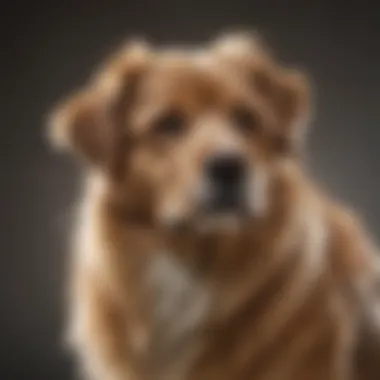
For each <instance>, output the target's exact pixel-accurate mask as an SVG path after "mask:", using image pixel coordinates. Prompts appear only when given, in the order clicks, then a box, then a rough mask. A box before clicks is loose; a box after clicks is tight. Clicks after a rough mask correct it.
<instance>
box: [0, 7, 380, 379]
mask: <svg viewBox="0 0 380 380" xmlns="http://www.w3.org/2000/svg"><path fill="white" fill-rule="evenodd" d="M44 4H45V3H44V2H41V1H29V2H27V1H24V2H22V1H17V0H14V1H13V2H9V1H8V2H4V4H2V6H1V14H0V17H1V20H0V21H1V23H0V25H1V33H0V41H1V45H0V54H1V56H0V57H1V60H0V62H1V63H0V64H1V81H0V84H1V85H0V88H1V90H0V91H1V93H2V94H3V97H2V101H1V111H2V112H1V115H2V118H1V121H0V123H1V127H0V128H1V136H3V137H2V138H1V142H2V143H3V145H2V148H1V157H2V158H1V160H0V161H1V163H2V165H3V166H4V168H3V170H2V172H1V174H2V177H3V179H2V181H1V183H3V185H2V188H3V190H2V191H1V199H2V204H1V217H2V218H1V222H2V226H1V250H0V271H1V272H0V301H1V303H0V307H1V309H0V379H4V380H34V379H36V380H37V379H38V380H44V379H54V380H64V379H73V378H74V377H73V371H72V363H71V360H70V359H69V357H68V356H67V355H66V354H65V353H64V351H63V350H62V349H61V345H60V336H61V333H62V327H63V321H64V308H63V297H62V295H63V281H64V275H65V272H64V271H65V262H66V256H67V254H66V251H65V242H66V241H67V232H68V231H69V228H70V214H71V210H72V208H73V205H74V204H75V200H76V195H77V194H78V189H79V183H80V182H79V180H78V177H79V171H78V169H77V168H76V166H75V164H74V163H73V162H72V161H71V160H69V159H65V158H63V157H59V156H56V155H54V154H52V152H51V151H50V150H49V149H48V146H47V144H46V141H45V139H44V118H45V115H46V113H47V112H48V111H49V108H51V106H52V105H53V104H54V103H55V102H56V101H57V100H58V99H60V98H61V97H62V96H65V95H67V94H68V93H70V92H71V91H72V90H74V89H75V88H76V87H78V86H80V85H81V84H82V83H83V82H84V81H85V80H86V78H87V77H88V75H89V74H90V73H91V72H92V70H93V69H94V68H96V66H97V64H99V63H100V61H101V60H102V59H103V58H104V57H105V56H107V54H109V53H110V52H112V51H113V49H114V48H115V47H117V46H119V45H120V43H121V42H122V41H123V40H124V39H125V38H127V37H128V36H135V35H142V36H147V37H149V38H150V39H151V40H152V41H156V42H159V43H190V42H197V41H203V40H205V39H208V38H210V37H212V36H213V35H214V34H215V33H218V32H220V31H223V30H225V29H231V28H235V27H246V28H249V29H258V30H259V31H261V33H262V34H263V35H264V36H265V38H266V40H267V41H268V42H269V44H270V45H271V46H272V47H273V49H274V50H275V51H276V52H277V55H278V56H279V57H280V58H282V59H283V60H284V61H286V62H288V63H290V64H295V65H298V66H301V67H303V68H306V69H307V71H308V72H309V74H310V75H311V76H312V78H313V80H314V86H315V89H316V94H315V101H316V118H315V120H314V122H313V124H312V130H311V132H310V136H309V137H310V141H309V152H310V154H309V161H310V166H311V170H312V171H313V172H314V174H315V176H316V177H318V178H319V180H320V181H321V182H322V183H323V184H324V185H325V186H327V187H328V188H329V189H330V192H331V194H333V195H334V196H335V197H337V198H339V199H341V200H343V201H345V202H348V203H350V204H351V205H353V207H354V208H355V209H356V210H358V211H359V212H360V213H361V214H362V215H363V217H364V219H365V220H366V222H367V224H368V226H369V228H370V230H371V231H372V233H373V235H374V236H375V237H376V235H377V236H379V235H380V225H379V222H380V208H379V206H380V179H379V177H380V176H379V157H380V152H379V143H380V132H379V130H380V129H379V127H380V126H379V122H380V99H379V87H380V11H378V10H377V9H376V8H375V7H376V6H375V5H373V6H371V5H370V2H369V1H358V0H356V1H352V2H350V4H351V5H349V4H345V5H344V2H343V1H341V2H338V1H332V0H330V1H314V2H313V1H311V0H308V1H290V0H288V1H285V0H283V1H281V0H278V1H272V0H265V1H264V0H263V1H255V0H234V1H225V0H219V1H214V2H212V1H209V0H192V1H183V0H177V1H168V0H161V1H151V2H146V1H143V0H129V1H127V0H126V1H95V0H93V1H89V0H88V1H85V0H83V1H79V0H77V1H64V0H61V1H50V2H46V4H45V5H44ZM373 4H375V2H373Z"/></svg>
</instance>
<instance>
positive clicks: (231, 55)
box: [214, 33, 310, 140]
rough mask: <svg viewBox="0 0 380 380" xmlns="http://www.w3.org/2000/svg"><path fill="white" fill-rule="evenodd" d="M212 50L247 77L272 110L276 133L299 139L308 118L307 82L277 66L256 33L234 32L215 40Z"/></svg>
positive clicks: (305, 78) (308, 83) (300, 73)
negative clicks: (214, 49) (214, 48)
mask: <svg viewBox="0 0 380 380" xmlns="http://www.w3.org/2000/svg"><path fill="white" fill-rule="evenodd" d="M214 46H215V47H216V51H217V53H218V54H220V56H221V57H223V59H225V60H227V61H228V62H229V63H230V64H232V65H235V67H237V68H238V70H240V71H241V72H245V73H246V74H247V80H249V81H250V82H251V83H252V85H253V87H254V90H255V91H258V92H259V93H260V94H261V95H262V96H263V97H264V98H265V99H266V101H267V102H268V103H269V104H270V106H271V110H272V111H274V115H273V116H275V124H276V128H278V130H279V132H280V133H281V134H283V135H286V136H288V137H290V138H291V139H296V140H298V139H300V137H302V136H303V134H304V132H305V128H304V127H305V126H306V124H307V123H308V121H309V117H310V81H309V79H308V78H307V76H306V74H305V73H303V72H301V71H300V70H296V69H291V68H287V67H284V66H282V65H280V64H279V63H278V62H277V61H276V60H275V59H274V58H273V55H272V53H271V52H270V51H269V49H268V47H267V46H266V45H265V43H264V42H263V41H262V39H261V38H260V37H259V36H258V35H257V34H248V33H234V34H229V35H224V36H222V37H221V38H219V39H218V40H217V41H216V43H215V45H214Z"/></svg>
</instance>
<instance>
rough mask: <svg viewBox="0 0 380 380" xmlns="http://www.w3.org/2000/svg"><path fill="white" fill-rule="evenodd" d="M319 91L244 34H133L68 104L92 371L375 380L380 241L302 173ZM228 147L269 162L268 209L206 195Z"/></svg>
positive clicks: (263, 187)
mask: <svg viewBox="0 0 380 380" xmlns="http://www.w3.org/2000/svg"><path fill="white" fill-rule="evenodd" d="M309 98H310V96H309V88H308V81H307V79H306V78H305V76H304V75H303V74H301V73H300V72H299V71H297V70H292V69H289V68H286V67H283V66H282V65H280V64H279V63H277V62H276V60H275V59H274V58H273V57H272V56H271V55H270V54H269V53H268V52H267V50H266V49H265V48H264V47H263V46H262V44H260V43H259V42H258V41H257V39H255V38H251V37H248V36H229V37H225V38H221V39H219V40H217V41H215V42H213V43H212V44H210V45H208V46H203V47H202V48H199V49H154V48H152V47H150V46H146V45H145V44H143V43H133V44H130V45H128V46H127V48H126V49H123V50H122V51H121V52H119V53H118V54H117V55H116V56H115V57H112V58H111V59H110V61H108V62H106V64H105V65H104V67H102V68H101V70H100V72H99V73H97V74H96V75H95V76H94V78H93V79H92V80H91V81H90V84H89V85H88V86H86V87H85V88H84V89H83V90H81V91H80V92H78V93H77V94H74V95H73V96H72V97H70V98H69V100H68V101H67V102H64V104H62V105H60V106H59V107H58V109H57V111H56V112H55V113H54V115H53V118H52V125H51V130H50V132H51V136H52V140H53V141H54V143H56V144H57V145H58V146H61V147H66V148H72V149H73V151H74V152H75V153H77V154H79V155H80V156H81V157H82V158H84V160H85V162H86V165H87V168H88V169H87V173H88V176H87V177H88V178H87V182H86V187H85V191H84V198H83V202H82V207H81V209H80V215H79V218H78V223H77V227H76V229H75V236H76V239H75V244H74V249H73V259H72V266H71V281H70V284H71V286H70V318H69V322H70V323H69V337H70V342H71V343H72V345H73V347H74V348H75V349H76V351H77V353H78V356H79V357H80V359H81V363H82V364H83V369H84V371H85V372H86V373H87V374H88V375H89V376H90V378H91V379H97V380H134V379H136V380H142V379H144V380H145V379H146V380H148V379H152V380H161V379H162V380H171V379H173V380H179V379H183V380H184V379H188V380H206V379H207V380H211V379H215V380H216V379H217V380H231V379H236V380H237V379H239V380H240V379H241V380H244V379H247V380H248V379H255V380H270V379H273V380H280V379H281V380H305V379H307V380H317V379H318V380H319V379H323V380H329V379H330V380H349V379H352V380H355V379H357V380H371V379H375V378H378V376H377V375H376V373H378V372H377V371H380V366H379V364H378V363H379V361H380V360H379V359H380V349H379V347H380V345H379V344H377V338H376V337H375V335H374V334H375V333H376V332H377V331H379V325H380V324H379V325H377V323H378V322H379V320H378V315H377V314H376V313H377V312H378V307H377V304H376V302H377V299H376V294H375V291H376V285H377V283H376V281H377V280H378V278H377V274H378V264H377V258H376V253H375V249H374V247H373V246H372V245H371V242H370V241H369V239H368V238H367V236H366V234H365V232H364V231H363V228H362V227H361V226H360V223H359V221H358V219H357V217H356V216H354V215H353V214H352V213H351V212H350V211H348V210H347V209H346V208H345V207H342V206H341V205H339V204H337V203H336V202H333V201H331V200H329V198H328V197H326V195H325V194H323V192H322V191H321V190H320V189H318V187H317V186H315V185H314V184H313V183H312V181H311V180H310V179H309V177H308V175H307V172H306V170H305V169H304V168H303V165H302V158H301V154H300V150H301V149H300V147H301V146H302V140H303V135H304V134H305V126H306V124H307V121H308V116H309V112H310V110H309V108H310V107H309V102H310V99H309ZM242 109H243V112H242V111H241V110H242ZM173 110H174V111H173ZM177 111H179V112H180V114H181V117H183V118H184V119H186V126H185V127H183V128H185V130H182V129H181V130H177V129H176V128H178V120H177V119H176V117H177V114H175V115H174V116H173V112H177ZM239 112H240V113H239ZM242 113H243V116H242ZM168 115H169V116H168ZM173 117H174V122H173ZM176 122H177V123H176ZM171 123H172V124H171ZM173 123H174V124H173ZM251 124H254V128H251V127H252V125H251ZM171 128H172V129H171ZM222 148H223V149H230V150H234V151H237V152H239V154H241V155H242V157H244V158H245V160H246V161H247V162H248V163H249V165H250V166H249V167H250V170H251V169H252V172H255V173H256V175H257V173H260V176H259V177H258V178H259V179H257V178H256V177H255V178H256V179H255V181H254V183H253V182H252V189H251V190H252V191H251V192H250V193H249V194H248V198H249V200H248V201H247V208H248V209H250V211H249V212H252V214H254V215H255V217H253V218H251V217H248V218H243V219H239V218H226V219H225V220H224V219H223V220H220V219H218V218H209V217H208V216H207V215H204V214H203V213H202V210H201V208H200V207H199V202H198V201H197V200H198V198H197V196H198V195H196V194H198V192H199V191H200V190H199V188H200V184H201V182H202V168H203V165H204V162H205V160H206V158H207V157H208V156H210V155H211V154H212V153H213V152H216V151H218V150H220V149H222ZM359 347H360V350H359ZM376 366H377V368H376Z"/></svg>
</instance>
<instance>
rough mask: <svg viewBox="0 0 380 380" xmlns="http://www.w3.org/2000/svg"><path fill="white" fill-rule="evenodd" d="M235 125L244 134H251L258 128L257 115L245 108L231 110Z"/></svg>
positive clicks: (239, 107)
mask: <svg viewBox="0 0 380 380" xmlns="http://www.w3.org/2000/svg"><path fill="white" fill-rule="evenodd" d="M232 119H233V122H234V123H235V125H236V126H237V127H238V128H240V129H241V130H242V131H244V132H253V131H255V130H256V129H257V128H258V126H259V120H258V117H257V115H256V114H255V113H254V112H253V111H252V110H250V109H249V108H247V107H243V106H238V107H235V108H234V109H233V110H232Z"/></svg>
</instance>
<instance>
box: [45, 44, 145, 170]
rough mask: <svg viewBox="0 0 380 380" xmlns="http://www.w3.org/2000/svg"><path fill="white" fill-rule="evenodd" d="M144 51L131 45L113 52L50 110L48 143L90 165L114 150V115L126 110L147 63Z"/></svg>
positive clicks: (115, 135)
mask: <svg viewBox="0 0 380 380" xmlns="http://www.w3.org/2000/svg"><path fill="white" fill-rule="evenodd" d="M147 56H148V50H147V48H146V47H145V46H143V45H141V44H133V45H130V46H128V47H127V48H126V49H123V50H122V51H121V52H119V53H117V55H116V56H115V57H113V58H112V59H111V60H110V61H109V62H107V63H106V64H105V65H104V67H103V68H102V69H101V70H100V72H99V73H98V74H97V75H96V76H95V77H94V78H93V79H92V80H91V81H90V84H89V85H87V86H86V87H85V88H84V89H82V90H80V91H78V92H77V93H75V94H73V95H72V96H70V97H69V98H68V99H67V100H65V101H63V102H62V103H61V104H59V105H58V106H57V107H56V109H55V110H54V111H53V113H52V115H51V117H50V120H49V121H50V122H49V137H50V141H51V143H52V144H53V145H54V146H55V147H57V148H60V149H63V150H71V151H73V152H74V153H76V154H79V155H80V156H81V157H83V158H85V159H86V160H87V161H88V162H89V163H90V164H92V165H102V164H103V163H104V162H105V161H106V160H107V158H108V157H109V155H110V153H111V152H112V150H113V149H114V148H115V143H116V140H117V138H118V134H117V128H120V126H118V125H116V124H118V122H122V121H123V120H118V117H119V115H118V112H120V111H126V110H123V109H121V107H123V106H124V107H127V104H126V101H125V100H126V99H127V98H128V97H130V96H131V92H132V91H133V87H135V86H134V85H135V83H136V79H137V78H138V77H139V76H140V74H141V73H142V71H143V69H144V68H145V66H146V63H147Z"/></svg>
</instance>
